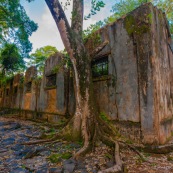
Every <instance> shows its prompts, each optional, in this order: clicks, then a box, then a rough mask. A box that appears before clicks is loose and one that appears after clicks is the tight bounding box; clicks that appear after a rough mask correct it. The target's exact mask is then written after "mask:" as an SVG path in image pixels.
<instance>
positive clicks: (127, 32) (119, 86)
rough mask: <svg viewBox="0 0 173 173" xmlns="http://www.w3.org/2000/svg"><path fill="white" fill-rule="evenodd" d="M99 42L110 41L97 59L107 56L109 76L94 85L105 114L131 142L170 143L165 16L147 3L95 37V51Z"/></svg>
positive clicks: (171, 58) (172, 123)
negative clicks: (168, 141)
mask: <svg viewBox="0 0 173 173" xmlns="http://www.w3.org/2000/svg"><path fill="white" fill-rule="evenodd" d="M96 40H98V42H100V43H102V42H104V41H108V42H109V44H108V45H107V46H106V47H105V48H104V49H103V50H102V51H101V52H100V53H99V54H98V55H96V56H95V57H94V59H99V58H102V57H105V56H107V57H108V67H109V68H108V76H106V77H102V78H96V79H94V80H93V81H94V89H95V92H94V93H96V98H97V103H98V105H99V109H100V112H101V114H105V115H107V116H108V117H109V118H110V119H112V120H113V121H114V122H115V127H116V128H117V129H118V131H120V133H121V134H122V133H123V134H124V135H125V136H127V137H129V138H130V139H133V140H136V141H138V140H140V141H142V142H143V143H147V144H153V145H154V144H163V143H165V142H166V141H167V140H168V139H169V138H170V137H171V134H172V132H173V109H172V106H173V104H172V99H173V97H172V91H173V90H172V89H173V88H172V82H173V76H172V75H173V70H172V67H173V66H172V65H173V53H172V50H171V35H170V32H169V26H168V22H167V19H166V17H165V14H163V12H162V11H160V10H158V9H157V8H156V7H154V6H153V5H152V4H151V3H147V4H144V5H142V6H140V7H139V8H137V9H136V10H134V11H132V12H131V13H129V14H127V15H126V16H124V17H122V18H120V19H119V20H117V21H116V22H114V23H112V24H109V25H107V26H105V27H103V28H101V29H100V30H98V31H97V32H96V33H94V35H93V36H91V38H90V39H89V40H88V41H87V43H86V47H87V48H88V49H89V51H90V52H92V51H93V50H94V49H95V48H96V47H97V46H98V45H99V44H100V43H98V42H97V41H96ZM123 124H128V125H127V126H128V128H126V126H124V125H123ZM130 127H131V128H130Z"/></svg>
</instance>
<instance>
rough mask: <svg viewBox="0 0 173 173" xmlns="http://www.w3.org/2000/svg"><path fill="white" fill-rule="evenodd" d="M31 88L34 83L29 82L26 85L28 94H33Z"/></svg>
mask: <svg viewBox="0 0 173 173" xmlns="http://www.w3.org/2000/svg"><path fill="white" fill-rule="evenodd" d="M31 86H32V82H28V83H27V84H26V92H31Z"/></svg>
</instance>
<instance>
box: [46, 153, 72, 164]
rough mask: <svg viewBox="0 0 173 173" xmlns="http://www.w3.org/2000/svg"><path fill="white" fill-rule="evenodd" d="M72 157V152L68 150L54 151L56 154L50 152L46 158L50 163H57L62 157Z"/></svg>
mask: <svg viewBox="0 0 173 173" xmlns="http://www.w3.org/2000/svg"><path fill="white" fill-rule="evenodd" d="M71 157H72V153H70V152H66V153H62V154H59V153H56V154H52V155H50V156H49V157H48V160H50V162H51V163H58V162H60V161H61V160H62V159H69V158H71Z"/></svg>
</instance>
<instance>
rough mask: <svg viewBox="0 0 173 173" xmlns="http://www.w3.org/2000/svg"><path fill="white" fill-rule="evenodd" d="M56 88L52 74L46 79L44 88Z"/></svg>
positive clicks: (54, 75) (54, 76)
mask: <svg viewBox="0 0 173 173" xmlns="http://www.w3.org/2000/svg"><path fill="white" fill-rule="evenodd" d="M55 86H56V74H52V75H50V76H47V77H46V87H47V88H50V87H55Z"/></svg>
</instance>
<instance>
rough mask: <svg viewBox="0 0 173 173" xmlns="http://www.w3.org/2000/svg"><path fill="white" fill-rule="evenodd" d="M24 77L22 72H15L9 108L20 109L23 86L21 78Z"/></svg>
mask: <svg viewBox="0 0 173 173" xmlns="http://www.w3.org/2000/svg"><path fill="white" fill-rule="evenodd" d="M23 79H24V77H23V74H17V75H15V76H14V79H13V93H12V105H11V108H15V109H20V108H21V103H22V102H21V100H22V99H23V86H22V80H23Z"/></svg>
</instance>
